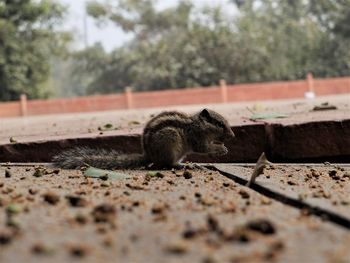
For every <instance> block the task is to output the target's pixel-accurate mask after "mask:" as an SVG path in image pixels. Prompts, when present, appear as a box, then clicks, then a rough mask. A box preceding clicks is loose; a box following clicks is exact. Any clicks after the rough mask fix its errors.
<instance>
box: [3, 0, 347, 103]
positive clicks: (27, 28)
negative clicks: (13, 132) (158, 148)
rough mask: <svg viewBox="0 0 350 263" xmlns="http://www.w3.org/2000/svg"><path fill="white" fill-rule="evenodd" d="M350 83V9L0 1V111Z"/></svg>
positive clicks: (309, 4)
mask: <svg viewBox="0 0 350 263" xmlns="http://www.w3.org/2000/svg"><path fill="white" fill-rule="evenodd" d="M307 73H312V74H313V76H314V77H315V78H329V77H341V76H349V75H350V0H264V1H260V0H211V1H210V0H196V1H184V0H162V1H156V0H109V1H108V0H99V1H98V0H95V1H93V0H90V1H85V0H74V1H69V0H51V1H50V0H0V101H13V100H19V98H20V95H21V94H26V95H27V97H28V98H29V99H46V98H62V97H76V96H89V95H96V94H110V93H122V92H124V90H125V88H126V87H131V88H132V90H133V91H136V92H137V91H149V90H165V89H166V90H169V89H185V88H193V87H209V86H215V85H218V83H219V80H221V79H223V80H225V81H226V83H228V84H239V83H255V82H270V81H286V80H299V79H305V78H306V75H307Z"/></svg>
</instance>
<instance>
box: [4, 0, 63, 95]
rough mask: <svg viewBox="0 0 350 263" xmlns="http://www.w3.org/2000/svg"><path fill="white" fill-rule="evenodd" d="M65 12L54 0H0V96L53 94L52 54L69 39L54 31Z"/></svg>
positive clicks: (56, 52) (59, 49)
mask: <svg viewBox="0 0 350 263" xmlns="http://www.w3.org/2000/svg"><path fill="white" fill-rule="evenodd" d="M63 13H64V8H63V7H62V6H61V5H59V4H57V3H55V2H53V1H50V0H41V1H34V0H13V1H12V0H0V100H14V99H18V97H19V94H21V93H26V94H27V95H28V96H29V97H30V98H40V97H41V98H42V97H47V96H48V95H49V92H50V91H49V88H48V85H47V83H45V82H46V81H47V78H48V74H49V70H50V68H49V57H50V55H52V54H58V53H60V52H63V51H64V49H63V46H64V44H65V43H66V42H67V41H68V40H69V34H66V33H62V34H59V33H57V32H55V31H54V29H55V25H56V24H57V23H59V21H60V20H61V18H62V16H63Z"/></svg>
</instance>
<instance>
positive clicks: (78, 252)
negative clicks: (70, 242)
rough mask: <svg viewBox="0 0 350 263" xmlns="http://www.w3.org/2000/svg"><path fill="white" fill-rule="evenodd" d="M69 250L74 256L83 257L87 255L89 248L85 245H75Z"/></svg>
mask: <svg viewBox="0 0 350 263" xmlns="http://www.w3.org/2000/svg"><path fill="white" fill-rule="evenodd" d="M69 251H70V254H71V255H72V256H74V257H79V258H81V257H85V256H86V255H87V253H88V251H89V249H88V248H87V247H86V246H83V245H74V246H71V247H70V249H69Z"/></svg>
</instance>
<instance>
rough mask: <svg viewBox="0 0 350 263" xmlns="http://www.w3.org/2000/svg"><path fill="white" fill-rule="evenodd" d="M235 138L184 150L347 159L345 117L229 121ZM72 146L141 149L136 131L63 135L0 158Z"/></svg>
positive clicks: (349, 126) (40, 157)
mask: <svg viewBox="0 0 350 263" xmlns="http://www.w3.org/2000/svg"><path fill="white" fill-rule="evenodd" d="M232 129H233V131H234V132H235V134H236V138H235V139H233V140H230V141H228V142H226V145H227V147H228V149H229V154H227V155H225V156H221V157H209V156H200V155H194V154H193V155H190V156H188V160H189V161H195V162H254V161H256V159H257V158H258V157H259V155H260V154H261V153H262V152H263V151H265V152H266V154H267V156H268V158H269V159H270V160H271V161H273V162H308V161H310V162H314V161H332V162H335V161H337V162H349V161H350V119H346V120H336V121H314V122H304V123H298V124H280V123H256V124H247V125H241V126H233V127H232ZM75 146H87V147H93V148H105V149H114V150H117V151H122V152H126V153H136V152H140V151H141V136H140V134H123V135H116V136H99V137H87V138H86V137H85V138H68V139H61V140H48V141H38V142H27V143H16V144H5V145H0V162H50V161H51V158H52V156H53V155H55V154H57V153H58V152H60V151H62V150H64V149H68V148H71V147H75Z"/></svg>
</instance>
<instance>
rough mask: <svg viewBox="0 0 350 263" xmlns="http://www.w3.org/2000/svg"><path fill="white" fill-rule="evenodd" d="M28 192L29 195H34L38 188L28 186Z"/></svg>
mask: <svg viewBox="0 0 350 263" xmlns="http://www.w3.org/2000/svg"><path fill="white" fill-rule="evenodd" d="M28 192H29V193H30V194H31V195H36V194H37V193H38V192H39V190H38V189H33V188H29V190H28Z"/></svg>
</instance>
